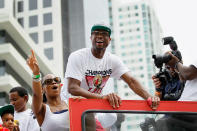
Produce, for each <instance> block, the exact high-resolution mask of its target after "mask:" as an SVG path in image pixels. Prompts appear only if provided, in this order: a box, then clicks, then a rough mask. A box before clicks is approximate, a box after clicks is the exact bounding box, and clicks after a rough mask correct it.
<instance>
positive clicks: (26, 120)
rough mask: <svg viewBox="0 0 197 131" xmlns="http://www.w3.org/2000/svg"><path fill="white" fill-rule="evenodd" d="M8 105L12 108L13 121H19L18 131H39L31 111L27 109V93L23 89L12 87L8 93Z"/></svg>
mask: <svg viewBox="0 0 197 131" xmlns="http://www.w3.org/2000/svg"><path fill="white" fill-rule="evenodd" d="M9 99H10V103H11V104H12V105H13V106H14V110H15V111H14V119H15V120H18V121H19V128H20V131H40V127H39V125H38V123H37V120H36V119H35V117H34V115H33V112H32V110H31V109H28V108H27V106H26V105H27V102H28V93H27V90H26V89H25V88H23V87H14V88H12V89H11V90H10V92H9Z"/></svg>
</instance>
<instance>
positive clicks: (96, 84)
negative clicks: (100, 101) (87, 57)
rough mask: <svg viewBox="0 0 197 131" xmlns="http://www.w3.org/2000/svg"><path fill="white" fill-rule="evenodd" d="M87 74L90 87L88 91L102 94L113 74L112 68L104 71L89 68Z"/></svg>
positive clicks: (86, 77)
mask: <svg viewBox="0 0 197 131" xmlns="http://www.w3.org/2000/svg"><path fill="white" fill-rule="evenodd" d="M85 74H86V75H85V79H86V83H87V85H88V87H89V89H88V91H90V92H92V93H97V94H100V93H101V92H102V89H103V88H104V87H105V84H106V83H107V80H108V79H109V77H110V75H111V74H112V69H109V70H104V71H92V70H87V71H86V72H85Z"/></svg>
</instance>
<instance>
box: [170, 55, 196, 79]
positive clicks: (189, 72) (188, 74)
mask: <svg viewBox="0 0 197 131" xmlns="http://www.w3.org/2000/svg"><path fill="white" fill-rule="evenodd" d="M167 53H168V54H169V55H171V56H172V58H171V60H170V61H169V62H168V63H167V64H168V65H169V66H171V67H173V68H176V69H177V70H178V72H179V73H180V75H181V76H182V77H183V78H184V80H193V79H195V78H197V67H195V66H194V65H190V66H184V65H183V64H182V62H180V60H179V59H178V58H177V57H176V56H174V55H173V54H172V53H171V52H167Z"/></svg>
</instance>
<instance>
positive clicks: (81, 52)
mask: <svg viewBox="0 0 197 131" xmlns="http://www.w3.org/2000/svg"><path fill="white" fill-rule="evenodd" d="M89 51H90V48H82V49H79V50H76V51H74V52H72V53H71V54H70V56H83V55H87V54H88V53H89Z"/></svg>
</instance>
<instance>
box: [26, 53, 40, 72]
mask: <svg viewBox="0 0 197 131" xmlns="http://www.w3.org/2000/svg"><path fill="white" fill-rule="evenodd" d="M27 65H28V66H29V68H30V69H31V70H32V72H33V74H34V75H39V74H40V68H39V66H38V61H37V59H36V57H35V53H34V51H33V50H31V55H30V56H29V57H28V59H27Z"/></svg>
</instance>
